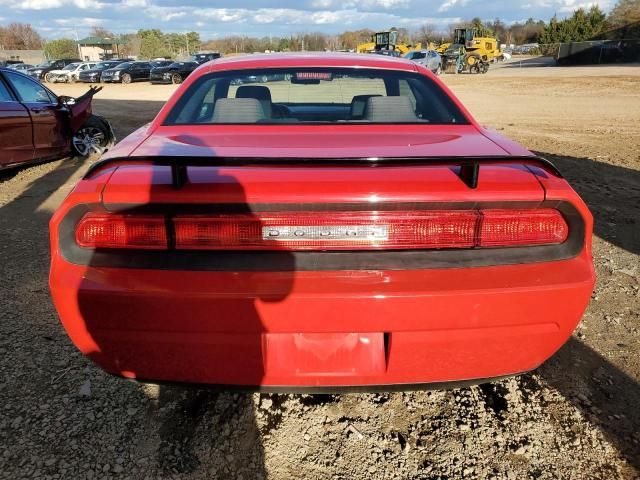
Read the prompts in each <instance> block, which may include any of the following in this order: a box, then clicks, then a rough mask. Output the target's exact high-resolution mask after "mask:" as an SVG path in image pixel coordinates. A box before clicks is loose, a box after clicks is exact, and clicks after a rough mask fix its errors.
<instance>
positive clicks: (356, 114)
mask: <svg viewBox="0 0 640 480" xmlns="http://www.w3.org/2000/svg"><path fill="white" fill-rule="evenodd" d="M380 96H381V95H371V94H368V95H356V96H354V97H353V98H352V99H351V111H350V112H349V118H350V119H351V120H362V119H363V117H364V109H365V108H366V107H367V102H368V101H369V99H370V98H371V97H380Z"/></svg>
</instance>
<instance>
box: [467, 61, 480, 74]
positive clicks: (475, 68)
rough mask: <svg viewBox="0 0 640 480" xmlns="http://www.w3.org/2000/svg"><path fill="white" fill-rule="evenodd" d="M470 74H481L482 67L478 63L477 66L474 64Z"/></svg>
mask: <svg viewBox="0 0 640 480" xmlns="http://www.w3.org/2000/svg"><path fill="white" fill-rule="evenodd" d="M469 72H470V73H473V74H477V73H480V65H479V64H477V63H476V64H474V65H471V66H470V67H469Z"/></svg>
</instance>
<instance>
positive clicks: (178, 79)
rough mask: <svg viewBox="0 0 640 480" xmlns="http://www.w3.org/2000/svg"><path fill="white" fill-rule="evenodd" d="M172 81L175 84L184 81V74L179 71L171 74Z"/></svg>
mask: <svg viewBox="0 0 640 480" xmlns="http://www.w3.org/2000/svg"><path fill="white" fill-rule="evenodd" d="M171 83H173V84H175V85H177V84H179V83H182V76H181V75H180V74H179V73H174V74H173V75H171Z"/></svg>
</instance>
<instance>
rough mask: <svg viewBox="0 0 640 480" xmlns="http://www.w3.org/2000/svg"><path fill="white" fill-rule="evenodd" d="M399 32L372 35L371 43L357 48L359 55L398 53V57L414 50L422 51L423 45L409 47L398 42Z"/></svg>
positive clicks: (390, 31) (362, 44) (391, 31)
mask: <svg viewBox="0 0 640 480" xmlns="http://www.w3.org/2000/svg"><path fill="white" fill-rule="evenodd" d="M398 37H399V34H398V31H397V30H387V31H384V32H376V33H374V34H373V35H371V41H370V42H367V43H361V44H360V45H358V46H357V47H356V52H358V53H381V54H387V55H389V54H391V52H397V54H398V55H397V56H403V55H405V54H407V53H409V52H410V51H412V50H420V49H421V48H422V44H421V43H417V44H416V45H409V44H406V43H399V42H398Z"/></svg>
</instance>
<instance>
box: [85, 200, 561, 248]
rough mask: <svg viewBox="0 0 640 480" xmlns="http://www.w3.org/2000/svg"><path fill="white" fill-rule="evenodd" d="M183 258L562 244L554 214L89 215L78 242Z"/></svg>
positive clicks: (557, 214)
mask: <svg viewBox="0 0 640 480" xmlns="http://www.w3.org/2000/svg"><path fill="white" fill-rule="evenodd" d="M169 228H171V229H172V234H173V236H174V241H175V242H172V244H173V245H174V247H173V248H176V249H179V250H410V249H413V250H418V249H438V248H476V247H511V246H523V245H552V244H560V243H563V242H564V241H565V240H566V239H567V237H568V235H569V227H568V225H567V223H566V221H565V219H564V218H563V216H562V214H561V213H560V212H559V211H557V210H554V209H530V210H507V209H504V210H496V209H486V210H431V211H417V212H408V211H385V212H366V211H354V212H265V213H254V214H234V215H177V216H175V217H173V218H171V219H170V221H169V222H167V221H166V220H165V218H164V217H163V216H138V215H109V214H102V213H100V214H97V213H89V214H87V215H85V217H84V218H83V219H82V220H81V221H80V223H79V224H78V228H77V230H76V242H77V244H78V245H79V246H81V247H86V248H131V249H168V248H169V242H168V238H169Z"/></svg>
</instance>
